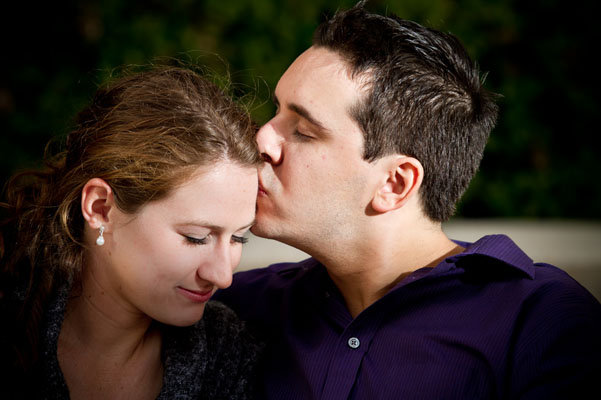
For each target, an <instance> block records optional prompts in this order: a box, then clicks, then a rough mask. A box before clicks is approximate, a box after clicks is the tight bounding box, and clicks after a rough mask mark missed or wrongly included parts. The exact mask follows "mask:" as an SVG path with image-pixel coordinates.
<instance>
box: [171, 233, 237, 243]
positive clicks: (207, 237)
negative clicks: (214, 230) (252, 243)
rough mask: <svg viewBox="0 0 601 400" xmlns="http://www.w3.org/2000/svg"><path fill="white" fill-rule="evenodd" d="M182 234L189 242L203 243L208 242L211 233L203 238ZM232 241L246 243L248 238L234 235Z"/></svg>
mask: <svg viewBox="0 0 601 400" xmlns="http://www.w3.org/2000/svg"><path fill="white" fill-rule="evenodd" d="M182 236H183V237H184V238H185V240H186V243H187V244H191V245H201V244H207V243H208V241H209V238H210V236H211V235H207V236H205V237H203V238H196V237H193V236H188V235H182ZM230 242H231V243H240V244H244V243H247V242H248V238H247V237H244V236H237V235H232V237H231V239H230Z"/></svg>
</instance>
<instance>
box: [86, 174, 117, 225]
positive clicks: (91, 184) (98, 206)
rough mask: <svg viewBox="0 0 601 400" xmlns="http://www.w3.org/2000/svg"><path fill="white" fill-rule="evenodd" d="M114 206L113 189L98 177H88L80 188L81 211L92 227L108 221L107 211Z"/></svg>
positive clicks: (105, 223)
mask: <svg viewBox="0 0 601 400" xmlns="http://www.w3.org/2000/svg"><path fill="white" fill-rule="evenodd" d="M111 207H114V198H113V190H112V189H111V187H110V186H109V184H108V183H106V181H104V180H103V179H100V178H92V179H90V180H89V181H88V182H87V183H86V184H85V185H84V187H83V189H82V190H81V213H82V214H83V217H84V219H85V220H86V221H87V222H88V224H89V225H90V228H92V229H98V228H100V226H105V225H107V224H108V223H109V211H110V210H111Z"/></svg>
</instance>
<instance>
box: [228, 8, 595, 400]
mask: <svg viewBox="0 0 601 400" xmlns="http://www.w3.org/2000/svg"><path fill="white" fill-rule="evenodd" d="M274 99H275V102H276V105H277V108H278V110H277V113H276V115H275V117H273V119H271V120H270V121H269V122H268V123H267V124H266V125H265V126H263V127H262V128H261V130H260V131H259V132H258V135H257V141H258V144H259V148H260V150H261V152H262V153H263V157H264V159H265V163H264V165H263V166H262V168H261V169H260V171H259V180H260V188H259V194H258V199H257V220H256V225H255V226H254V228H253V232H254V233H255V234H257V235H259V236H263V237H268V238H273V239H277V240H280V241H282V242H284V243H287V244H290V245H292V246H295V247H297V248H299V249H301V250H303V251H305V252H307V253H309V254H310V255H311V256H312V258H310V259H308V260H306V261H303V262H300V263H287V264H277V265H273V266H270V267H269V268H267V269H257V270H251V271H247V272H242V273H239V274H236V276H235V278H234V284H233V286H232V288H231V289H229V290H226V291H224V292H221V293H219V294H218V296H217V298H218V299H220V300H222V301H224V302H225V303H226V304H228V305H230V306H231V307H232V308H234V310H236V311H237V312H238V313H239V315H240V316H241V317H242V318H243V319H245V320H246V321H248V324H249V325H250V326H252V327H254V328H255V329H256V330H257V332H258V334H259V335H262V336H263V338H264V339H265V341H266V343H267V348H266V354H265V360H264V369H263V375H262V385H263V387H262V389H263V393H262V395H261V396H262V397H261V398H274V399H288V400H290V399H328V400H332V399H397V398H398V399H415V398H420V399H442V398H445V399H484V398H528V399H539V398H545V399H548V398H564V397H567V396H569V397H570V398H574V397H577V395H578V394H579V393H582V392H583V391H586V390H588V389H590V388H593V387H592V384H593V380H594V379H595V378H598V377H599V376H601V375H600V374H599V373H600V372H601V369H600V363H601V305H600V304H599V302H597V301H596V300H595V299H594V298H593V297H592V295H591V294H590V293H588V292H587V291H586V290H585V289H583V288H582V287H581V286H580V285H578V284H577V283H576V282H575V281H574V280H572V279H571V278H570V277H569V276H567V275H566V274H565V273H564V272H562V271H561V270H559V269H557V268H555V267H553V266H550V265H547V264H533V263H532V260H531V259H530V258H528V256H527V255H526V254H524V253H523V252H522V251H521V250H520V249H519V248H518V247H517V246H516V245H515V244H514V243H513V242H512V241H511V240H510V239H509V238H507V237H505V236H502V235H494V236H487V237H484V238H482V239H480V240H478V241H477V242H475V243H472V244H470V243H459V242H454V241H451V240H450V239H449V238H447V237H446V236H445V234H444V233H443V231H442V229H441V222H443V221H446V220H447V219H448V218H449V217H450V216H451V215H452V213H453V210H454V207H455V204H456V202H457V201H458V199H459V198H460V196H461V195H462V193H463V192H464V191H465V189H466V187H467V186H468V183H469V181H470V180H471V178H472V177H473V176H474V174H475V172H476V170H477V168H478V165H479V162H480V159H481V157H482V153H483V150H484V146H485V143H486V140H487V138H488V135H489V132H490V131H491V129H492V127H493V125H494V122H495V119H496V114H497V107H496V106H495V104H494V101H493V99H494V96H493V95H491V94H489V93H488V92H486V91H485V90H484V89H483V88H482V86H481V81H480V74H479V72H478V70H477V69H476V67H475V64H474V63H473V62H472V61H471V60H470V59H469V57H468V55H467V53H466V51H465V50H464V48H463V47H462V45H461V44H460V43H459V42H458V41H457V39H455V38H454V37H452V36H450V35H447V34H443V33H440V32H437V31H434V30H430V29H426V28H423V27H422V26H420V25H418V24H415V23H413V22H410V21H405V20H401V19H398V18H396V17H383V16H379V15H373V14H370V13H367V12H366V11H365V10H364V8H363V2H361V3H359V4H358V5H357V6H355V7H354V8H352V9H350V10H348V11H344V12H339V13H338V14H337V15H335V16H334V17H333V18H332V19H331V20H329V21H327V22H325V23H323V24H322V25H321V26H319V27H318V28H317V31H316V32H315V35H314V42H313V46H312V47H311V48H309V49H308V50H307V51H305V52H304V53H303V54H301V55H300V56H299V57H298V58H297V59H296V61H294V63H293V64H292V65H291V66H290V67H289V68H288V70H287V71H286V72H285V73H284V75H283V76H282V78H281V79H280V81H279V83H278V85H277V87H276V89H275V96H274ZM593 389H594V388H593ZM596 392H598V390H596Z"/></svg>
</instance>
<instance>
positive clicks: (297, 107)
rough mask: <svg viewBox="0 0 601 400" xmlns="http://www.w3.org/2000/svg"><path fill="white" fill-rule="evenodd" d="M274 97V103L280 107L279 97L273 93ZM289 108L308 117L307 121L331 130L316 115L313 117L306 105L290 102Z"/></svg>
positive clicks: (326, 130) (327, 130) (322, 128)
mask: <svg viewBox="0 0 601 400" xmlns="http://www.w3.org/2000/svg"><path fill="white" fill-rule="evenodd" d="M272 98H273V104H275V105H276V107H278V108H279V107H280V101H279V100H278V97H277V96H276V95H275V93H274V94H273V96H272ZM288 108H289V109H290V110H292V111H294V112H295V113H297V114H298V115H300V116H301V117H303V118H304V119H306V120H307V121H309V122H310V123H311V124H313V125H315V126H316V127H317V128H319V129H320V130H322V131H325V132H329V129H328V128H326V127H325V126H324V125H323V124H322V123H321V122H319V121H318V120H317V119H315V117H313V116H312V115H311V113H310V112H309V110H307V109H306V108H305V107H303V106H301V105H300V104H296V103H290V104H288Z"/></svg>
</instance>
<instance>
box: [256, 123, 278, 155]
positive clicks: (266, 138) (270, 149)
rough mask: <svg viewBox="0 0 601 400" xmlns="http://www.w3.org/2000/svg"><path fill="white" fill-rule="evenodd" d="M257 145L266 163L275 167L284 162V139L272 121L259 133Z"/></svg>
mask: <svg viewBox="0 0 601 400" xmlns="http://www.w3.org/2000/svg"><path fill="white" fill-rule="evenodd" d="M257 144H258V145H259V151H260V152H261V156H262V157H263V159H264V160H265V161H266V162H268V163H270V164H273V165H277V164H280V163H281V162H282V159H283V153H282V137H281V135H279V134H278V133H277V132H276V130H275V127H274V125H273V123H272V121H269V122H268V123H266V124H265V125H263V126H262V127H261V129H259V132H257Z"/></svg>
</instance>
